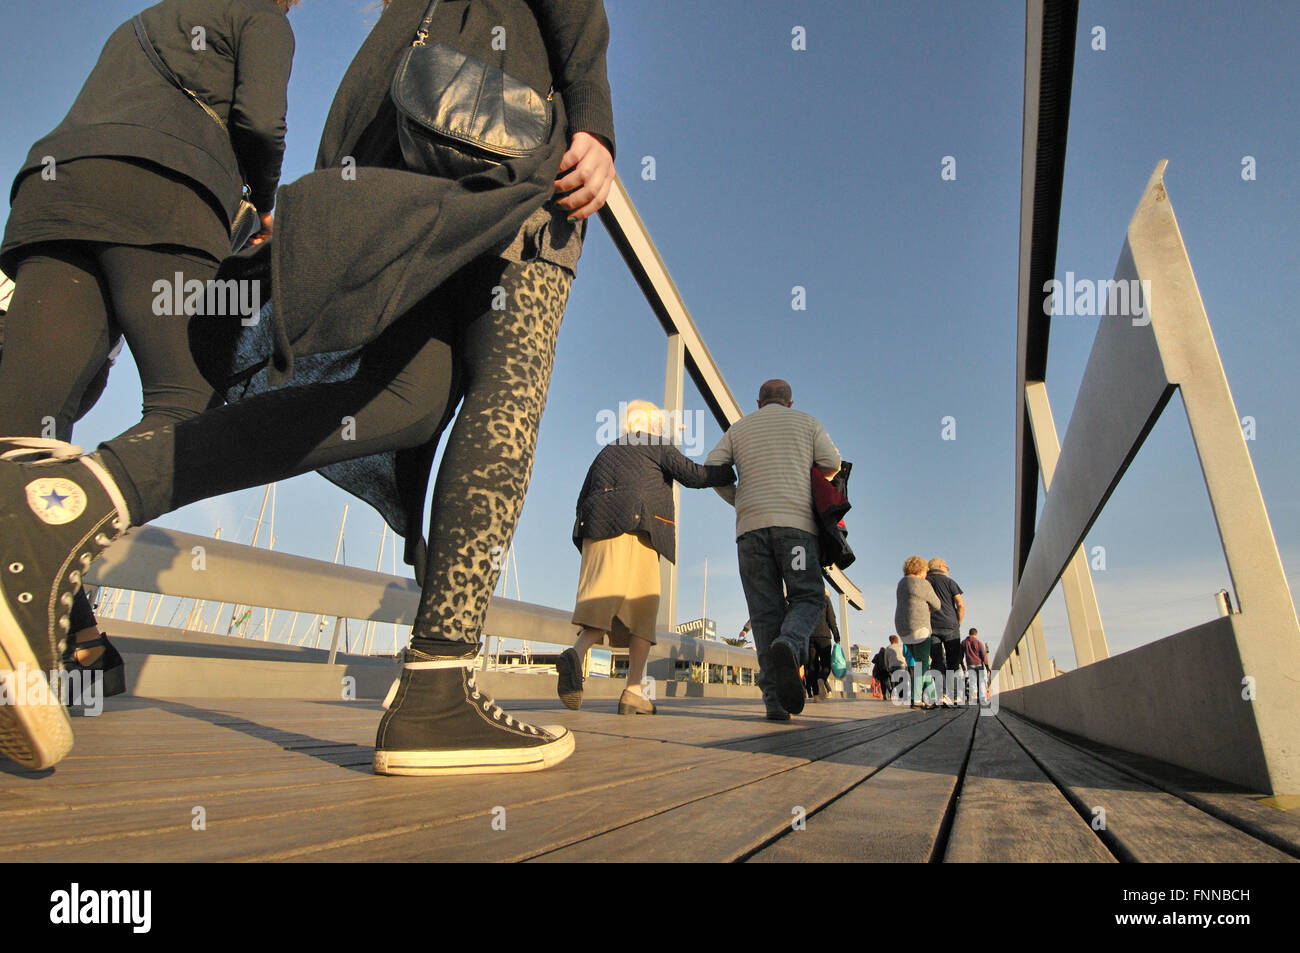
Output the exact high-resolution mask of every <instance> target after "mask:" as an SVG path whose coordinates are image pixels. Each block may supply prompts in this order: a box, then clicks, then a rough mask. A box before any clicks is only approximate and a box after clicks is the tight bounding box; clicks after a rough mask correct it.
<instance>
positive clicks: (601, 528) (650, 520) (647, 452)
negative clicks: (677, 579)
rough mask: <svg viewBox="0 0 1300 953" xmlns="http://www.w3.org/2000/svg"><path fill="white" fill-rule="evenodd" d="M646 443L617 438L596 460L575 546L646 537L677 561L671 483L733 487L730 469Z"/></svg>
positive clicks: (582, 501) (580, 505)
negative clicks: (626, 535)
mask: <svg viewBox="0 0 1300 953" xmlns="http://www.w3.org/2000/svg"><path fill="white" fill-rule="evenodd" d="M638 438H640V440H642V441H648V439H649V438H647V437H646V436H645V435H644V434H632V435H631V436H630V437H628V436H624V437H620V438H619V440H618V442H616V443H611V444H609V445H608V446H607V447H605V449H603V450H601V451H600V453H598V454H597V455H596V459H595V460H594V461H592V464H591V467H590V469H588V470H587V479H586V481H584V482H583V484H582V492H580V493H579V494H578V507H577V509H578V512H577V518H576V519H575V520H574V523H573V544H574V545H575V546H577V547H578V548H579V549H582V541H583V540H584V539H612V538H613V537H615V536H621V535H623V534H624V533H640V534H643V535H645V536H647V537H648V538H649V540H650V545H652V546H653V547H654V548H655V551H656V552H657V553H659V555H661V556H663V557H664V558H665V559H667V560H668V561H669V562H676V561H677V523H676V520H675V516H676V514H675V513H674V511H673V480H676V481H677V482H678V483H680V484H682V486H689V487H693V488H697V489H698V488H700V487H706V486H726V485H727V484H729V483H735V482H736V474H735V471H734V470H732V468H731V467H730V466H713V467H706V466H702V465H700V464H698V463H693V462H691V461H690V460H688V459H687V458H686V457H685V456H683V455H682V452H681V451H680V450H678V449H677V448H676V447H673V446H670V445H668V444H662V443H659V444H652V443H649V442H637V441H638Z"/></svg>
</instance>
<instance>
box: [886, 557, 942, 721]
mask: <svg viewBox="0 0 1300 953" xmlns="http://www.w3.org/2000/svg"><path fill="white" fill-rule="evenodd" d="M928 568H929V567H928V565H927V564H926V561H925V560H924V559H922V558H921V557H920V556H908V557H907V560H906V561H905V562H904V563H903V578H902V579H900V580H898V589H897V591H896V593H895V595H896V599H897V603H896V607H895V609H894V627H895V628H896V629H898V637H899V639H901V640H902V642H903V645H904V646H906V647H907V648H908V649H909V650H910V651H911V653H912V657H913V658H914V659H915V660H916V663H915V666H914V667H913V669H912V707H913V708H934V707H937V706H935V705H934V704H933V703H929V704H927V703H926V700H925V696H926V695H928V694H930V692H929V691H927V688H926V683H927V682H930V685H931V686H933V681H931V679H930V635H931V631H930V615H931V613H933V612H934V611H936V610H937V609H938V608H939V606H940V603H939V597H938V596H936V595H935V594H934V589H933V587H931V585H930V583H929V582H927V581H926V578H925V573H926V570H927V569H928Z"/></svg>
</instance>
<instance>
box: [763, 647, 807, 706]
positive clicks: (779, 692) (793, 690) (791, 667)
mask: <svg viewBox="0 0 1300 953" xmlns="http://www.w3.org/2000/svg"><path fill="white" fill-rule="evenodd" d="M767 660H768V668H769V670H770V671H769V673H768V677H769V679H770V680H771V683H772V690H773V691H774V692H775V693H776V700H777V701H778V702H780V703H781V707H782V708H784V709H785V710H786V711H788V712H789V713H790V714H792V715H797V714H799V712H801V711H803V703H804V687H803V679H802V678H800V677H799V656H798V655H796V654H795V650H794V648H793V647H792V646H791V645H790V644H789V643H787V642H782V641H781V640H780V639H777V640H776V641H775V642H773V643H772V647H771V648H770V649H768V650H767Z"/></svg>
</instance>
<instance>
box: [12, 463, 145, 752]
mask: <svg viewBox="0 0 1300 953" xmlns="http://www.w3.org/2000/svg"><path fill="white" fill-rule="evenodd" d="M79 452H80V451H79V450H78V448H76V447H73V446H70V445H69V444H66V443H61V442H59V441H57V440H38V439H26V438H6V439H3V440H0V680H4V681H5V682H7V683H8V684H9V685H10V686H13V687H20V686H29V687H30V685H31V684H32V682H31V680H30V679H29V677H28V676H29V675H30V673H33V672H41V673H43V674H45V675H47V676H50V677H51V678H52V679H53V678H57V677H59V667H60V664H59V663H60V661H61V656H62V655H63V649H64V645H65V644H66V641H67V638H68V631H69V629H70V627H71V618H70V615H69V613H70V611H71V609H72V599H73V596H74V595H76V593H77V590H78V589H80V588H81V575H82V573H84V572H85V571H86V569H87V568H89V566H90V564H91V563H92V562H94V560H95V559H96V557H98V556H99V554H100V553H102V552H103V551H104V550H105V549H107V548H108V546H109V544H110V543H112V542H113V540H115V539H117V537H119V536H121V535H122V533H123V532H124V531H125V529H126V527H127V525H128V516H127V510H126V503H125V501H124V500H123V499H122V494H121V493H120V492H119V491H118V489H117V486H116V485H115V484H114V483H113V479H112V477H110V476H109V475H108V471H107V470H105V469H104V467H103V465H102V464H101V463H100V462H99V461H98V459H96V458H95V457H93V456H89V457H83V456H79V455H78V454H79ZM59 694H60V693H57V692H55V693H50V695H49V696H48V697H45V698H40V697H38V693H32V692H30V691H28V692H22V693H20V694H19V697H17V698H16V699H15V698H12V697H10V698H8V699H7V701H8V702H10V703H7V704H0V756H4V757H7V758H12V759H13V760H14V761H17V762H18V763H19V764H21V765H23V766H24V767H28V768H36V769H40V768H48V767H49V766H51V765H53V764H56V763H57V762H58V761H59V760H61V759H62V758H63V756H64V755H66V754H67V753H68V751H69V750H70V749H71V748H72V725H71V722H70V721H69V720H68V715H67V712H66V711H64V709H63V706H62V705H61V704H60V703H59V697H58V696H59Z"/></svg>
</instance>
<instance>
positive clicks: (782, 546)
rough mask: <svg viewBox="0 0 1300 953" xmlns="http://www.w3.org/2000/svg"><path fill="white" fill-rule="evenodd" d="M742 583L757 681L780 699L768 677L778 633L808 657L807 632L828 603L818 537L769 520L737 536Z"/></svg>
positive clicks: (768, 698) (770, 699) (770, 700)
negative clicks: (767, 523)
mask: <svg viewBox="0 0 1300 953" xmlns="http://www.w3.org/2000/svg"><path fill="white" fill-rule="evenodd" d="M736 551H737V554H738V555H739V558H740V584H741V586H742V587H743V588H744V590H745V604H746V605H747V606H748V607H749V622H750V625H751V627H752V628H753V632H754V648H755V649H756V650H757V651H758V687H759V689H760V690H761V691H762V693H763V701H764V702H765V703H767V704H768V705H769V707H770V706H772V705H775V704H776V698H775V695H774V694H773V686H772V683H771V681H770V679H769V677H768V651H769V650H770V649H771V647H772V643H773V642H775V641H776V640H777V639H780V640H782V641H783V642H786V643H787V644H789V645H790V647H791V648H793V649H794V652H795V657H796V658H798V659H799V660H800V661H801V662H802V663H805V664H806V663H807V661H808V638H809V636H811V635H812V632H813V629H814V628H816V626H817V621H818V620H819V619H821V618H822V615H823V613H824V612H825V606H826V594H825V591H824V589H823V588H822V570H821V554H820V552H819V551H818V549H817V537H816V536H814V535H813V534H812V533H807V532H804V531H803V530H801V529H794V528H792V527H789V526H767V527H764V528H763V529H756V530H752V531H750V532H748V533H745V534H744V535H743V536H741V537H740V538H739V539H737V540H736Z"/></svg>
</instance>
